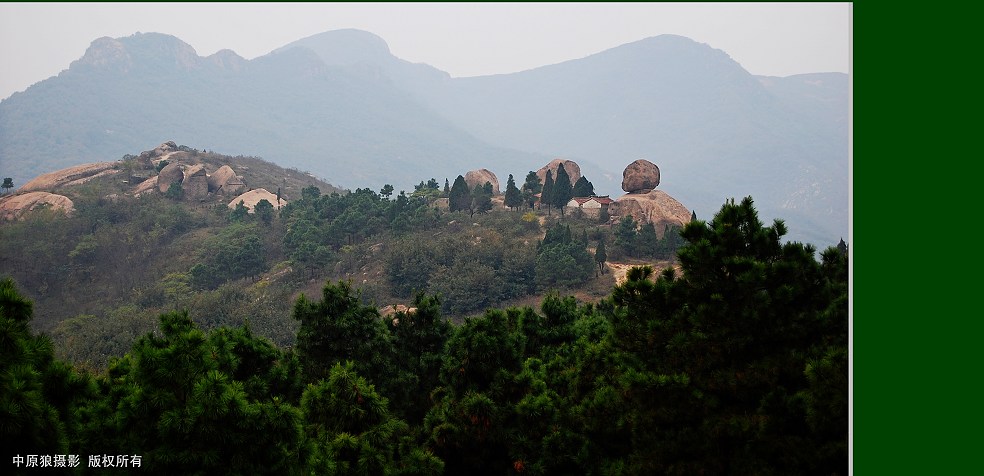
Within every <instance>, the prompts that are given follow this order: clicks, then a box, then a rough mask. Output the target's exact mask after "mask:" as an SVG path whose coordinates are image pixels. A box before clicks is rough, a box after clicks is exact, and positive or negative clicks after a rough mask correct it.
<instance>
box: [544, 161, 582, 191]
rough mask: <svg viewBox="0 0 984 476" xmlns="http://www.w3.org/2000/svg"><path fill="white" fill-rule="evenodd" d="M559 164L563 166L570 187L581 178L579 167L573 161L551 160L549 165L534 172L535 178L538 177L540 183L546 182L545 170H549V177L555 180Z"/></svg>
mask: <svg viewBox="0 0 984 476" xmlns="http://www.w3.org/2000/svg"><path fill="white" fill-rule="evenodd" d="M560 164H564V171H565V172H567V176H569V177H570V178H571V185H574V184H575V183H577V181H578V179H580V178H581V167H580V166H579V165H577V163H576V162H574V161H573V160H567V159H553V160H551V161H550V163H549V164H547V165H544V166H543V167H540V170H537V171H536V176H537V177H540V183H544V182H546V181H547V170H550V175H551V176H553V178H554V180H557V168H558V167H559V166H560Z"/></svg>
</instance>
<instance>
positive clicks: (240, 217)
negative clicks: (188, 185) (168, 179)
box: [168, 185, 249, 222]
mask: <svg viewBox="0 0 984 476" xmlns="http://www.w3.org/2000/svg"><path fill="white" fill-rule="evenodd" d="M171 188H174V186H173V185H172V186H171ZM168 190H170V189H168ZM248 218H249V208H248V207H246V203H245V202H244V201H243V200H240V201H239V203H237V204H236V208H233V209H232V211H231V212H229V221H231V222H243V221H246V220H247V219H248Z"/></svg>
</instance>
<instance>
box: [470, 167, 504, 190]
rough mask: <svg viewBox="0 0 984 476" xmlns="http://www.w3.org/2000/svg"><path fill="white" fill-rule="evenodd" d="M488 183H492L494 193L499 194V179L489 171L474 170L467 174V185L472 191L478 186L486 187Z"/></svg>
mask: <svg viewBox="0 0 984 476" xmlns="http://www.w3.org/2000/svg"><path fill="white" fill-rule="evenodd" d="M486 182H491V183H492V193H493V194H494V195H498V194H499V179H498V178H497V177H496V176H495V174H494V173H492V172H491V171H489V170H488V169H478V170H472V171H469V172H468V173H466V174H465V183H467V184H468V188H469V189H470V190H474V189H475V186H477V185H483V186H484V185H485V183H486Z"/></svg>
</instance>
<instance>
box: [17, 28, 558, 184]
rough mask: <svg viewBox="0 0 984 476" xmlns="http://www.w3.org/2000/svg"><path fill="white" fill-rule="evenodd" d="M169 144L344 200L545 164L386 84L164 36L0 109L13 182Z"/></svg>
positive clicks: (107, 48) (86, 60) (95, 56)
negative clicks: (309, 180)
mask: <svg viewBox="0 0 984 476" xmlns="http://www.w3.org/2000/svg"><path fill="white" fill-rule="evenodd" d="M171 139H173V140H176V141H178V142H181V143H184V144H187V145H189V146H192V147H197V148H205V149H209V150H217V151H219V152H222V153H225V154H233V155H235V154H244V155H258V156H261V157H263V158H264V159H266V160H269V161H273V162H276V163H278V164H281V165H284V166H288V167H297V168H299V169H303V170H308V171H311V172H312V173H314V174H316V175H318V176H319V177H322V178H324V179H326V180H328V181H329V182H331V183H334V184H338V185H340V186H344V187H351V188H355V187H362V186H376V185H377V184H379V185H381V184H383V183H386V182H389V183H392V184H393V185H394V186H397V188H398V189H399V188H400V187H402V188H406V189H409V190H412V187H411V186H412V184H415V183H417V182H419V181H420V180H427V179H428V178H430V177H440V178H442V179H443V178H444V177H445V176H447V175H448V174H450V173H451V172H453V173H454V174H455V175H456V174H458V173H464V172H465V171H467V170H470V169H472V168H475V167H476V165H475V164H480V163H488V162H493V163H496V164H499V165H500V166H502V167H509V168H510V169H512V170H519V169H521V168H522V169H523V170H524V172H525V171H526V170H528V169H529V168H530V167H533V168H536V167H538V166H539V165H538V164H539V163H541V162H543V161H544V160H545V158H541V157H537V156H535V155H533V154H528V153H522V152H516V151H507V150H504V149H500V148H496V147H492V146H490V145H488V144H485V143H482V142H481V141H479V140H476V139H475V138H474V137H472V136H470V135H469V134H468V133H465V132H464V131H462V130H461V129H460V128H458V127H456V126H455V125H454V124H452V123H450V122H449V121H448V120H446V119H444V118H443V117H441V116H439V115H438V114H436V113H435V112H433V111H431V110H429V109H427V108H425V107H423V106H422V105H421V104H420V103H419V102H417V101H416V100H414V98H413V97H412V96H410V94H408V93H407V92H405V91H404V90H402V89H398V88H396V87H394V86H393V85H392V84H391V82H390V81H389V80H387V79H383V78H381V79H379V80H376V81H367V80H366V78H365V76H364V75H362V74H354V73H353V72H351V71H348V70H346V69H345V68H340V67H338V66H337V65H331V64H326V63H325V62H324V61H323V60H321V59H320V58H319V56H318V55H316V54H315V53H314V52H312V51H311V50H309V49H306V48H289V49H284V50H282V51H278V52H274V53H271V54H269V55H266V56H263V57H260V58H257V59H255V60H252V61H246V60H244V59H242V58H239V57H238V56H236V55H235V54H234V53H232V52H229V51H225V52H220V53H216V54H215V55H213V56H210V57H207V58H203V57H200V56H198V55H197V54H196V53H195V51H194V49H192V48H191V46H189V45H187V44H185V43H184V42H182V41H181V40H179V39H177V38H175V37H173V36H169V35H162V34H156V33H147V34H136V35H133V36H130V37H126V38H120V39H110V38H102V39H99V40H96V41H94V42H93V44H92V45H91V46H90V48H89V49H88V51H87V52H86V54H85V56H83V58H81V59H80V60H78V61H76V62H74V63H73V64H72V65H71V67H70V68H69V69H68V70H66V71H63V72H62V73H61V74H59V75H58V76H56V77H53V78H50V79H47V80H45V81H42V82H40V83H38V84H35V85H34V86H31V87H30V88H28V90H27V91H25V92H23V93H17V94H14V95H13V96H11V97H10V98H8V99H6V100H4V101H3V102H2V103H0V169H2V170H4V171H5V172H2V173H8V174H13V175H14V176H16V178H17V182H18V183H24V182H25V181H26V180H27V179H29V178H30V177H32V176H34V175H37V174H40V173H44V172H48V171H51V170H57V169H59V168H63V167H66V166H69V165H74V164H76V163H79V162H88V161H96V160H109V159H113V158H119V157H121V156H122V155H123V154H126V153H135V152H139V151H140V149H141V147H145V145H146V144H148V143H159V142H162V141H164V140H171ZM527 164H529V165H527ZM534 164H537V165H535V166H534ZM8 171H9V172H8ZM451 178H452V179H453V178H454V175H451ZM376 188H378V187H376Z"/></svg>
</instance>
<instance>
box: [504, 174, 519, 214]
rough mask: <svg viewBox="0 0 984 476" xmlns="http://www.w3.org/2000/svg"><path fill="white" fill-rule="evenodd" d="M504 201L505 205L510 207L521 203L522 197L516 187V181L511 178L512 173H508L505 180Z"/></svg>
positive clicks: (514, 207)
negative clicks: (507, 177)
mask: <svg viewBox="0 0 984 476" xmlns="http://www.w3.org/2000/svg"><path fill="white" fill-rule="evenodd" d="M504 201H505V205H506V206H507V207H509V208H512V209H516V208H517V207H519V206H520V205H522V204H523V197H522V196H521V194H520V192H519V189H518V188H516V181H515V180H513V176H512V174H509V179H508V180H506V196H505V198H504Z"/></svg>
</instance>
